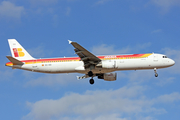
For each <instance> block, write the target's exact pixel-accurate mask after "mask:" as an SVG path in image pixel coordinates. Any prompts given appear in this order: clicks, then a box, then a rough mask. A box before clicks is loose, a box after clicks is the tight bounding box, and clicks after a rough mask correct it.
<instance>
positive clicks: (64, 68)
mask: <svg viewBox="0 0 180 120" xmlns="http://www.w3.org/2000/svg"><path fill="white" fill-rule="evenodd" d="M68 41H69V44H71V45H72V46H73V47H74V48H75V49H74V51H75V53H76V54H77V55H78V56H79V57H61V58H43V59H42V58H41V59H36V58H33V57H32V56H31V55H30V54H29V53H28V52H27V51H26V50H25V49H24V48H23V47H22V46H21V45H20V44H19V42H18V41H17V40H16V39H8V43H9V46H10V51H11V54H12V56H6V57H7V58H8V59H9V61H10V62H8V63H6V64H5V65H6V66H8V67H12V69H22V70H27V71H33V72H41V73H82V74H85V75H83V76H81V77H79V76H77V79H84V78H89V77H90V80H89V83H90V84H94V79H93V78H94V77H96V76H97V78H98V79H104V80H105V81H115V80H116V79H117V73H115V72H114V71H123V70H146V69H153V70H154V72H155V77H158V73H157V69H160V68H167V67H170V66H173V65H174V64H175V61H174V60H172V59H170V58H168V57H167V56H166V55H163V54H155V53H145V54H122V55H105V56H96V55H94V54H92V53H91V52H89V51H88V50H86V49H85V48H84V47H82V46H81V45H80V44H78V43H77V42H73V41H70V40H68Z"/></svg>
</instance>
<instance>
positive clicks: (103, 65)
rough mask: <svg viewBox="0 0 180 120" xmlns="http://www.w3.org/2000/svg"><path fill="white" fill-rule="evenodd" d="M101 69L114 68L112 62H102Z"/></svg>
mask: <svg viewBox="0 0 180 120" xmlns="http://www.w3.org/2000/svg"><path fill="white" fill-rule="evenodd" d="M102 68H115V63H114V61H102Z"/></svg>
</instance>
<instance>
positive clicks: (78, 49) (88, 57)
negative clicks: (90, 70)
mask: <svg viewBox="0 0 180 120" xmlns="http://www.w3.org/2000/svg"><path fill="white" fill-rule="evenodd" d="M68 41H69V44H72V45H73V46H74V48H75V49H74V51H75V53H76V54H77V55H78V56H79V57H80V58H81V61H83V62H84V65H85V68H87V67H89V66H91V65H97V64H98V63H99V62H100V61H101V59H99V58H98V57H96V56H95V55H93V54H92V53H91V52H89V51H88V50H86V49H85V48H83V47H82V46H81V45H79V44H78V43H77V42H72V41H70V40H68Z"/></svg>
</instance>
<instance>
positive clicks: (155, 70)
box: [154, 68, 158, 77]
mask: <svg viewBox="0 0 180 120" xmlns="http://www.w3.org/2000/svg"><path fill="white" fill-rule="evenodd" d="M154 72H155V77H158V74H157V69H156V68H154Z"/></svg>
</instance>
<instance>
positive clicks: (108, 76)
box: [98, 73, 117, 81]
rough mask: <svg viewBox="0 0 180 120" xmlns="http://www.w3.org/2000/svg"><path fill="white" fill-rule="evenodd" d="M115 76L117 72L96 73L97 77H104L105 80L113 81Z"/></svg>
mask: <svg viewBox="0 0 180 120" xmlns="http://www.w3.org/2000/svg"><path fill="white" fill-rule="evenodd" d="M116 78H117V73H104V74H100V75H98V79H104V80H105V81H115V80H116Z"/></svg>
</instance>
